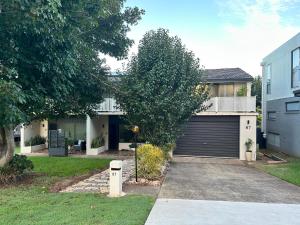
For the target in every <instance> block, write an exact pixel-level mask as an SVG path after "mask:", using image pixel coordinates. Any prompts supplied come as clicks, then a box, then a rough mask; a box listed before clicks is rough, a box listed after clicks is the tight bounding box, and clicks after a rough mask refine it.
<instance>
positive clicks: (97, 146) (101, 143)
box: [87, 134, 105, 155]
mask: <svg viewBox="0 0 300 225" xmlns="http://www.w3.org/2000/svg"><path fill="white" fill-rule="evenodd" d="M104 151H105V139H104V136H103V135H102V134H101V135H100V136H98V137H96V138H94V139H93V140H92V143H91V148H90V149H87V155H98V154H99V153H101V152H104Z"/></svg>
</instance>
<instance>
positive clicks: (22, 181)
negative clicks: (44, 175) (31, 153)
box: [0, 173, 41, 188]
mask: <svg viewBox="0 0 300 225" xmlns="http://www.w3.org/2000/svg"><path fill="white" fill-rule="evenodd" d="M39 176H41V174H37V173H26V174H23V175H21V176H17V177H16V179H14V180H11V181H10V182H5V183H3V182H0V188H11V187H16V186H20V185H31V184H33V183H34V179H35V178H36V177H39Z"/></svg>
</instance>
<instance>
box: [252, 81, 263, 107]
mask: <svg viewBox="0 0 300 225" xmlns="http://www.w3.org/2000/svg"><path fill="white" fill-rule="evenodd" d="M261 80H262V79H261V76H257V77H254V80H253V81H252V85H251V86H252V87H251V96H256V106H257V107H261V90H262V89H261V88H262V87H261V85H262V84H261Z"/></svg>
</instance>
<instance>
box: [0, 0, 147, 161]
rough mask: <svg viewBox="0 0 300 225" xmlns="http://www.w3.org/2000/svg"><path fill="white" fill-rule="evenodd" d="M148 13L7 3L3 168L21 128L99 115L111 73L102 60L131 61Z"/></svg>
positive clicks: (0, 98)
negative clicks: (134, 33)
mask: <svg viewBox="0 0 300 225" xmlns="http://www.w3.org/2000/svg"><path fill="white" fill-rule="evenodd" d="M142 13H143V11H142V10H140V9H138V8H124V0H72V1H70V0H39V1H25V0H2V1H1V2H0V166H4V165H5V164H6V163H8V162H9V161H10V159H11V158H12V155H13V151H14V144H13V128H14V126H15V125H17V124H19V123H20V122H30V121H32V120H35V119H44V118H48V117H51V116H64V115H70V114H72V115H76V114H84V113H91V112H92V111H93V108H94V106H95V103H99V102H101V101H102V94H103V92H104V85H103V82H105V79H106V78H105V77H106V76H105V74H106V72H107V69H106V68H105V66H104V63H103V60H102V59H100V58H99V53H100V52H101V53H104V54H109V55H110V56H113V57H117V58H122V57H124V56H125V55H126V54H127V50H128V48H129V47H130V46H131V44H132V40H130V39H129V38H128V37H127V36H126V35H127V32H128V31H129V29H130V26H131V25H134V24H136V23H137V21H138V20H139V19H140V18H141V14H142ZM99 81H103V82H99Z"/></svg>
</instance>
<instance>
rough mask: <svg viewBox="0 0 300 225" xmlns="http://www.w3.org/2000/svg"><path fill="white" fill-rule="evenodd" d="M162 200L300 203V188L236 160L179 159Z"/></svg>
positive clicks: (161, 192)
mask: <svg viewBox="0 0 300 225" xmlns="http://www.w3.org/2000/svg"><path fill="white" fill-rule="evenodd" d="M159 198H169V199H194V200H195V199H198V200H218V201H238V202H267V203H268V202H273V203H300V187H298V186H295V185H292V184H289V183H287V182H285V181H282V180H280V179H278V178H276V177H273V176H271V175H268V174H266V173H264V172H261V171H258V170H257V169H255V168H250V167H247V166H245V165H244V163H243V162H241V161H239V160H236V159H214V158H179V157H178V158H175V159H174V162H172V164H171V167H170V170H169V171H168V174H167V176H166V179H165V181H164V183H163V185H162V188H161V191H160V194H159Z"/></svg>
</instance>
